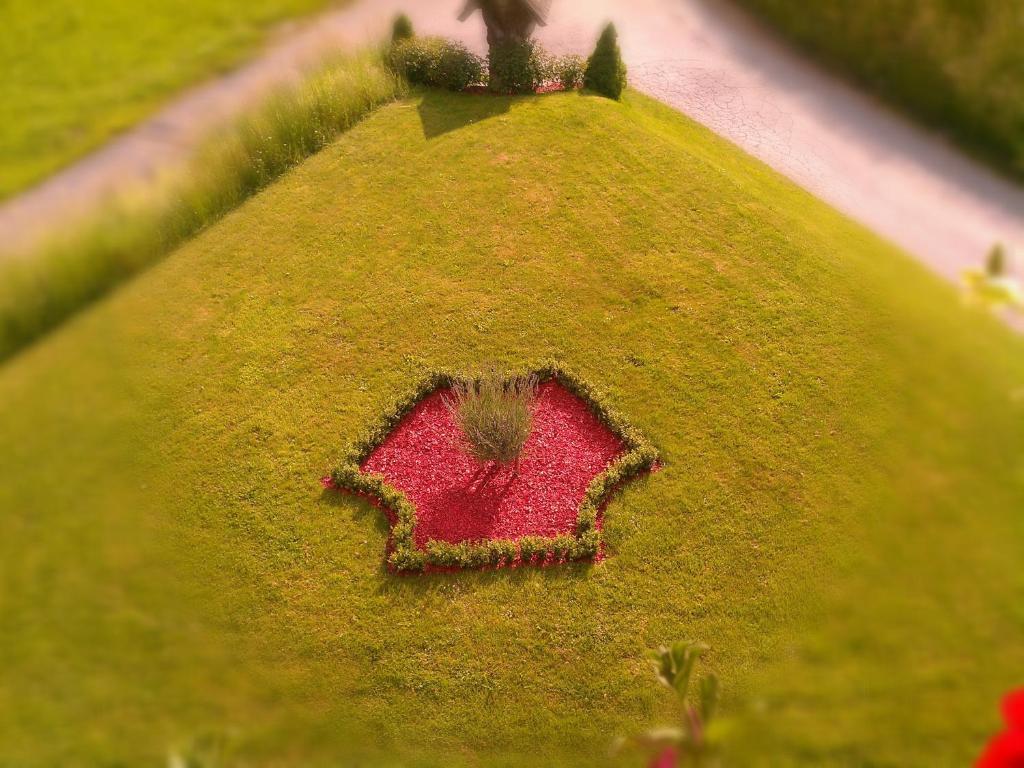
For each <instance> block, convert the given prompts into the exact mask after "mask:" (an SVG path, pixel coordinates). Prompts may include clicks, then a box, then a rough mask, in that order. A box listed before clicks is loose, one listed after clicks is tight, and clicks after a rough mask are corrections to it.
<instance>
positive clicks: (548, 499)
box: [362, 381, 625, 548]
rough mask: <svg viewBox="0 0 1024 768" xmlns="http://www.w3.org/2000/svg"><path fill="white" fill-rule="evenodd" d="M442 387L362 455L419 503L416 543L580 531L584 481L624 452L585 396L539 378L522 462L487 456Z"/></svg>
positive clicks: (370, 466)
mask: <svg viewBox="0 0 1024 768" xmlns="http://www.w3.org/2000/svg"><path fill="white" fill-rule="evenodd" d="M447 394H448V390H439V391H437V392H434V393H433V394H431V395H429V396H428V397H426V398H424V399H423V400H422V401H421V402H420V403H419V404H418V405H417V406H416V407H415V408H414V409H413V410H412V412H411V413H409V414H408V415H407V416H406V417H405V418H404V419H403V420H402V421H401V423H400V424H399V425H398V426H397V427H395V429H394V431H393V432H392V433H391V434H390V435H389V436H388V438H387V439H386V440H385V441H384V442H383V443H382V444H381V445H380V446H379V447H378V448H377V449H376V450H374V451H373V453H371V454H370V456H369V457H368V458H367V459H366V460H365V461H364V462H363V464H362V469H363V471H364V472H371V473H376V474H381V475H383V476H384V477H385V479H386V480H387V482H388V483H390V484H391V485H392V486H394V487H395V488H397V489H399V490H400V491H402V492H403V493H405V495H406V496H407V497H408V498H409V500H410V501H411V502H412V504H413V506H415V507H416V517H417V523H416V546H417V547H421V548H422V547H424V546H425V544H426V542H428V541H431V540H441V541H447V542H451V543H458V542H462V541H481V540H487V539H517V538H520V537H522V536H557V535H559V534H563V533H573V532H575V528H576V515H577V512H578V510H579V506H580V503H581V502H582V501H583V496H584V493H585V492H586V489H587V485H588V484H589V483H590V481H591V480H593V479H594V477H596V476H597V475H598V474H600V473H601V472H602V471H604V469H605V468H606V467H607V466H608V464H609V463H611V462H612V461H613V460H614V459H615V458H617V457H618V456H620V455H621V454H622V453H623V452H624V451H625V446H624V445H623V443H622V441H621V440H620V439H619V438H618V437H616V436H615V435H614V434H613V433H612V432H611V431H610V430H609V429H608V428H607V427H605V426H604V424H602V423H601V422H600V421H599V420H598V418H597V417H596V416H594V415H593V414H592V413H591V412H590V410H589V408H587V405H586V403H584V402H583V401H582V400H580V399H579V398H578V397H576V396H575V395H573V394H572V393H571V392H569V391H568V390H566V389H565V388H564V387H562V386H561V385H560V384H558V383H557V382H555V381H549V382H545V383H544V384H541V385H540V387H539V388H538V390H537V399H536V402H535V404H534V415H533V429H532V431H531V433H530V437H529V439H528V440H527V442H526V446H525V448H524V451H523V455H522V457H521V458H520V460H519V463H518V466H516V465H507V466H498V465H494V464H481V463H480V462H478V461H476V460H475V459H473V458H472V457H470V456H467V455H466V454H465V452H464V451H463V450H462V448H461V445H460V441H461V431H460V430H459V427H458V425H457V424H456V423H455V420H454V419H453V417H452V414H451V413H450V412H449V411H448V409H447V408H446V407H445V404H444V401H443V399H442V398H443V397H444V396H445V395H447Z"/></svg>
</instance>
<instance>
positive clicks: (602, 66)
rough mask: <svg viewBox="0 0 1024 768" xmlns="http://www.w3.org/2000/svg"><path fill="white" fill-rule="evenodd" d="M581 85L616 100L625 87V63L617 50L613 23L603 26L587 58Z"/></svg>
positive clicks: (617, 42) (617, 40)
mask: <svg viewBox="0 0 1024 768" xmlns="http://www.w3.org/2000/svg"><path fill="white" fill-rule="evenodd" d="M583 85H584V86H585V87H586V88H588V89H589V90H591V91H594V92H596V93H599V94H601V95H602V96H607V97H608V98H609V99H615V100H616V101H617V100H618V99H619V98H621V97H622V91H623V90H624V89H625V87H626V64H625V63H624V62H623V61H622V51H620V50H619V36H618V33H617V32H616V31H615V25H614V24H609V25H608V26H607V27H605V28H604V31H603V32H602V33H601V37H600V38H599V39H598V41H597V46H596V47H595V48H594V52H593V53H592V54H591V56H590V58H589V59H588V60H587V71H586V73H585V75H584V77H583Z"/></svg>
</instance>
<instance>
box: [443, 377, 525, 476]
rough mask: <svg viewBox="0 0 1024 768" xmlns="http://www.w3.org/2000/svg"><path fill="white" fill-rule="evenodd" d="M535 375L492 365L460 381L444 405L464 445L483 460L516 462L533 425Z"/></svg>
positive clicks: (478, 459) (503, 462)
mask: <svg viewBox="0 0 1024 768" xmlns="http://www.w3.org/2000/svg"><path fill="white" fill-rule="evenodd" d="M536 396H537V378H536V376H512V377H510V376H507V375H506V374H505V373H504V372H502V371H501V370H500V369H499V368H498V367H497V366H490V367H488V368H487V370H486V371H485V372H484V373H483V375H481V376H480V377H479V378H478V379H476V380H473V381H467V380H463V381H458V382H456V383H455V384H454V385H453V386H452V393H451V395H450V396H448V397H446V398H445V406H446V407H447V408H448V410H449V411H450V412H451V414H452V416H453V417H454V419H455V421H456V423H457V424H458V425H459V427H460V428H461V430H462V437H463V447H464V449H465V451H466V453H468V454H469V455H470V456H472V457H473V458H474V459H476V460H477V461H481V462H494V463H496V464H509V463H511V462H513V461H517V460H518V459H519V458H520V456H521V455H522V453H523V446H524V445H525V444H526V440H527V438H529V436H530V430H531V429H532V428H533V403H534V400H535V399H536Z"/></svg>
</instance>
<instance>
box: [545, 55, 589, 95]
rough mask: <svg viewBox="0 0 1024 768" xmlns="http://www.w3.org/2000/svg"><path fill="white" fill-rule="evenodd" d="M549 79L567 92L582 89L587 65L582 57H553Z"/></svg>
mask: <svg viewBox="0 0 1024 768" xmlns="http://www.w3.org/2000/svg"><path fill="white" fill-rule="evenodd" d="M550 69H551V72H550V79H551V80H553V81H555V82H556V83H558V84H559V85H561V86H562V87H563V88H565V90H567V91H574V90H576V89H577V88H582V87H583V75H584V73H585V72H586V69H587V63H586V62H585V61H584V60H583V57H582V56H577V55H575V54H572V53H570V54H568V55H566V56H558V57H555V58H554V59H553V60H552V61H551V67H550Z"/></svg>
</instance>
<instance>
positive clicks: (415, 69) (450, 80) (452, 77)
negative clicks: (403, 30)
mask: <svg viewBox="0 0 1024 768" xmlns="http://www.w3.org/2000/svg"><path fill="white" fill-rule="evenodd" d="M388 64H389V65H390V66H391V68H392V69H393V70H394V71H395V72H396V73H397V74H399V75H401V76H404V77H405V79H406V80H408V81H409V82H410V83H414V84H416V85H426V86H431V87H434V88H444V89H446V90H449V91H462V90H465V89H466V88H468V87H469V86H471V85H475V84H477V83H481V82H483V81H484V72H485V70H484V60H483V59H481V58H480V57H479V56H477V55H476V54H474V53H472V52H470V51H469V49H467V48H466V47H465V46H464V45H462V44H461V43H455V42H452V41H451V40H445V39H444V38H441V37H414V38H409V39H405V40H399V41H398V42H396V43H395V44H394V45H392V46H391V49H390V50H389V51H388Z"/></svg>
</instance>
